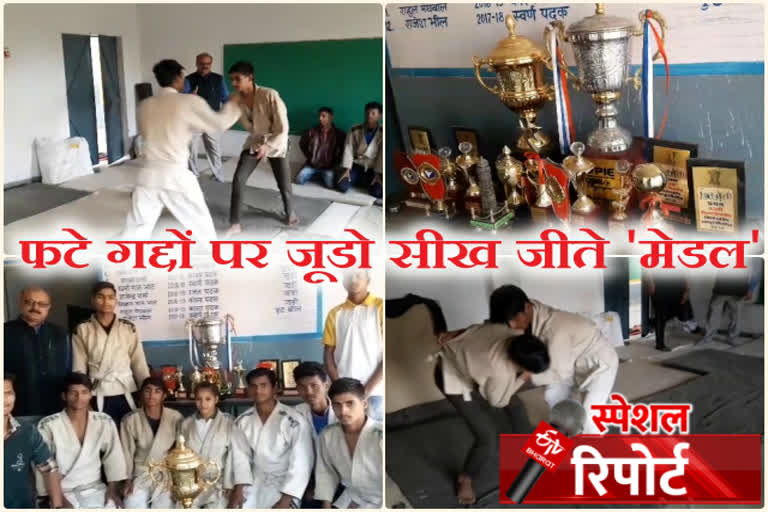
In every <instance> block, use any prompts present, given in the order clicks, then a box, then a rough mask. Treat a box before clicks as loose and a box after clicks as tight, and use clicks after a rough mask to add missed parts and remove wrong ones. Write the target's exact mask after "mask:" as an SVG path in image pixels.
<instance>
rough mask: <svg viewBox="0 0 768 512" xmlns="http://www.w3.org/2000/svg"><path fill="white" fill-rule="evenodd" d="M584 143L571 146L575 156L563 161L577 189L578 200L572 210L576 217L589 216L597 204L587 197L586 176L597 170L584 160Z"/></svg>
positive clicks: (564, 167) (575, 143)
mask: <svg viewBox="0 0 768 512" xmlns="http://www.w3.org/2000/svg"><path fill="white" fill-rule="evenodd" d="M584 149H586V148H585V147H584V143H583V142H574V143H572V144H571V152H572V153H573V155H571V156H568V157H566V158H565V160H563V169H565V171H566V172H567V173H568V176H570V178H571V181H572V182H573V187H574V188H575V189H576V193H577V194H578V196H579V197H578V199H576V201H574V202H573V205H572V206H571V210H572V211H573V213H574V214H575V215H583V216H587V215H589V214H590V213H592V212H593V211H595V203H594V201H592V200H591V199H590V198H589V197H587V190H586V188H587V187H586V185H587V183H586V175H587V174H588V173H589V172H590V171H591V170H592V169H594V168H595V166H594V164H592V162H590V161H589V160H587V159H586V158H584V157H583V156H582V155H583V154H584Z"/></svg>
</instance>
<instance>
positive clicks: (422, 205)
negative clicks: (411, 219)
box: [403, 198, 432, 217]
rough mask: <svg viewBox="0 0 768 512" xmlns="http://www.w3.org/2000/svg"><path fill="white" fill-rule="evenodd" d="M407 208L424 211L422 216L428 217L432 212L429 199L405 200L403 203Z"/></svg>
mask: <svg viewBox="0 0 768 512" xmlns="http://www.w3.org/2000/svg"><path fill="white" fill-rule="evenodd" d="M403 204H404V205H405V206H407V207H408V208H416V209H417V210H424V214H425V215H426V216H427V217H429V215H430V213H431V212H432V201H430V200H429V199H418V198H410V199H406V200H405V202H404V203H403Z"/></svg>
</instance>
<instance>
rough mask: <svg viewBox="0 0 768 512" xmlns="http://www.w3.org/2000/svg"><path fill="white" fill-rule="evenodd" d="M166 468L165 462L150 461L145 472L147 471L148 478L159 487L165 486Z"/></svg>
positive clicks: (166, 481) (166, 482)
mask: <svg viewBox="0 0 768 512" xmlns="http://www.w3.org/2000/svg"><path fill="white" fill-rule="evenodd" d="M166 471H167V469H166V467H165V464H163V463H162V462H150V463H149V466H148V469H147V472H148V473H149V478H151V479H152V482H153V483H154V484H155V485H158V486H160V487H163V488H165V486H166V485H167V484H168V480H167V479H168V475H167V473H166Z"/></svg>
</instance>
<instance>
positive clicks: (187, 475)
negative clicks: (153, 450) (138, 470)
mask: <svg viewBox="0 0 768 512" xmlns="http://www.w3.org/2000/svg"><path fill="white" fill-rule="evenodd" d="M221 473H222V471H221V468H220V467H219V465H218V464H217V463H216V462H214V461H209V460H205V459H203V458H202V457H200V456H199V455H198V454H196V453H195V452H194V451H192V450H191V449H189V448H187V446H186V444H185V440H184V436H182V435H179V437H178V438H177V440H176V446H175V447H174V448H173V450H171V451H170V452H168V455H167V456H166V457H165V459H164V460H163V461H162V462H157V463H153V462H150V463H149V476H150V477H151V478H152V481H153V482H154V483H155V484H156V485H157V486H158V487H160V488H162V489H165V490H166V491H170V492H171V497H172V498H173V501H175V502H176V503H177V504H179V505H181V506H182V507H183V508H192V503H193V502H194V501H195V498H197V497H198V496H199V495H200V493H202V492H203V491H205V490H206V489H208V488H210V487H211V486H214V485H216V484H217V483H218V482H219V480H220V479H221Z"/></svg>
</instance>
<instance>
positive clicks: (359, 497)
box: [315, 378, 383, 508]
mask: <svg viewBox="0 0 768 512" xmlns="http://www.w3.org/2000/svg"><path fill="white" fill-rule="evenodd" d="M329 395H330V397H331V404H332V405H333V409H334V411H335V412H336V417H337V418H338V419H339V422H338V423H335V424H333V425H329V426H328V427H327V428H326V429H325V430H323V432H322V433H321V434H320V438H319V439H318V442H317V466H316V468H315V498H316V499H318V500H320V501H322V502H323V508H331V501H332V500H333V496H334V493H335V492H336V489H337V487H338V486H339V484H342V485H343V486H344V492H342V493H341V496H339V498H338V499H337V500H336V501H335V502H334V503H333V506H335V507H336V508H381V507H382V503H383V499H382V462H383V460H382V438H383V434H382V426H381V423H379V422H377V421H375V420H374V419H372V418H370V417H368V416H367V414H366V409H367V403H366V401H365V387H364V386H363V384H362V383H361V382H360V381H358V380H356V379H350V378H342V379H339V380H336V381H334V382H333V384H331V389H330V391H329Z"/></svg>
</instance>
